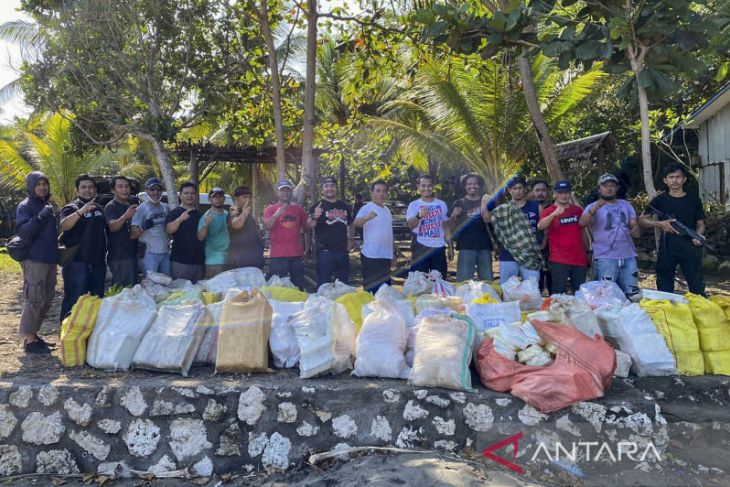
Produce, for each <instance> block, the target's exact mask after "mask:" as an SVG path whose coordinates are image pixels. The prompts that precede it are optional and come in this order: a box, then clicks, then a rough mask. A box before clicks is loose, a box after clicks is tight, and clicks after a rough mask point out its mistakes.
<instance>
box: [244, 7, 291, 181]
mask: <svg viewBox="0 0 730 487" xmlns="http://www.w3.org/2000/svg"><path fill="white" fill-rule="evenodd" d="M251 6H252V7H253V8H254V9H255V10H256V13H257V14H258V17H259V21H260V22H261V32H262V33H263V35H264V41H265V42H266V50H267V51H268V53H269V71H271V102H272V104H273V109H274V128H275V138H276V175H277V178H278V179H286V153H285V149H284V119H283V117H282V114H281V80H280V78H279V63H278V61H277V59H276V46H275V45H274V36H273V35H272V33H271V26H270V25H269V6H268V3H267V1H266V0H262V1H261V8H260V9H258V8H256V5H255V3H254V2H253V1H252V2H251Z"/></svg>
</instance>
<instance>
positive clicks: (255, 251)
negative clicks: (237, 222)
mask: <svg viewBox="0 0 730 487" xmlns="http://www.w3.org/2000/svg"><path fill="white" fill-rule="evenodd" d="M228 235H229V236H230V238H231V243H230V245H229V246H228V256H227V257H226V261H227V262H226V263H227V264H228V265H231V266H233V267H258V268H262V267H263V266H264V242H263V240H262V239H261V234H260V233H259V226H258V225H257V224H256V220H254V219H253V217H252V216H251V215H249V216H248V218H246V221H245V222H244V223H243V227H241V228H239V229H238V230H234V229H233V228H232V227H231V226H229V227H228Z"/></svg>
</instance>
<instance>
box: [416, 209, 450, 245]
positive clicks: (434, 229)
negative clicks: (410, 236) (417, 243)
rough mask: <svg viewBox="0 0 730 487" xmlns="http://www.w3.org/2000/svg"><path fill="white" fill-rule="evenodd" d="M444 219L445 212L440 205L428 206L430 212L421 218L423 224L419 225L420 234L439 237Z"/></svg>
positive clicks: (421, 235) (420, 235)
mask: <svg viewBox="0 0 730 487" xmlns="http://www.w3.org/2000/svg"><path fill="white" fill-rule="evenodd" d="M443 220H444V212H443V208H442V207H441V206H440V205H435V206H428V213H427V214H426V217H425V218H423V219H421V224H420V225H419V226H418V236H419V237H433V238H439V237H440V236H441V228H442V225H441V222H443Z"/></svg>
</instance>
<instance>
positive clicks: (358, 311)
mask: <svg viewBox="0 0 730 487" xmlns="http://www.w3.org/2000/svg"><path fill="white" fill-rule="evenodd" d="M372 301H373V295H372V294H370V293H369V292H366V291H358V292H356V293H347V294H343V295H342V296H340V297H339V298H337V299H335V303H340V304H342V305H343V306H344V307H345V309H346V310H347V316H349V317H350V319H351V320H352V322H353V323H355V328H356V329H357V332H358V333H360V328H362V307H363V306H364V305H366V304H368V303H370V302H372Z"/></svg>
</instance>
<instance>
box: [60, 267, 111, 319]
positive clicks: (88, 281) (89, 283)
mask: <svg viewBox="0 0 730 487" xmlns="http://www.w3.org/2000/svg"><path fill="white" fill-rule="evenodd" d="M61 275H62V276H63V301H61V316H60V321H63V319H64V318H65V317H66V316H68V314H69V313H71V308H73V305H74V304H76V301H78V300H79V298H80V297H81V296H82V295H84V294H86V293H91V294H93V295H94V296H98V297H100V298H103V297H104V279H105V278H106V265H105V264H98V265H91V264H86V263H84V262H71V263H70V264H69V265H67V266H66V267H63V268H62V269H61Z"/></svg>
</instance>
